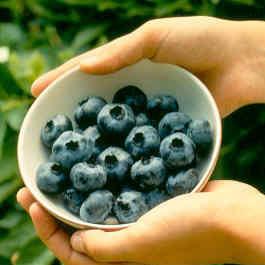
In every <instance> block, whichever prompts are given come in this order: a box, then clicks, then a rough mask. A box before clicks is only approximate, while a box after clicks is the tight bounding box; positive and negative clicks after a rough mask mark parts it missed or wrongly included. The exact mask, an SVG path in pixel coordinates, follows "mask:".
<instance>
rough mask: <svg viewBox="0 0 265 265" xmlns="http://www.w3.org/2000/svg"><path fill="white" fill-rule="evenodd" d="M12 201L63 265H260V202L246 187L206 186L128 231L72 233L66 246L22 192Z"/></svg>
mask: <svg viewBox="0 0 265 265" xmlns="http://www.w3.org/2000/svg"><path fill="white" fill-rule="evenodd" d="M17 198H18V201H19V202H20V204H21V205H22V206H23V207H24V208H25V209H26V210H28V209H29V213H30V216H31V218H32V221H33V223H34V225H35V228H36V231H37V233H38V235H39V236H40V238H41V239H42V240H43V241H44V243H45V244H46V245H47V246H48V247H49V248H50V249H51V250H52V251H53V252H54V253H55V255H57V256H58V258H59V259H61V260H62V261H63V262H65V264H67V265H72V264H75V265H79V264H86V265H87V264H96V263H95V262H94V261H93V260H95V261H98V262H136V263H142V264H148V265H164V264H167V265H178V264H180V265H183V264H185V265H200V264H204V265H207V264H213V263H236V264H252V265H255V264H265V254H264V253H265V243H264V242H265V231H264V229H263V227H264V225H263V224H264V221H265V213H264V211H263V209H264V203H265V200H264V196H263V195H262V194H261V193H259V192H258V191H257V190H256V189H254V188H253V187H251V186H249V185H247V184H243V183H239V182H234V181H211V182H210V183H209V184H208V185H207V186H206V188H205V190H204V192H202V193H194V194H187V195H182V196H178V197H176V198H173V199H171V200H169V201H167V202H165V203H163V204H161V205H159V206H158V207H156V208H154V209H152V210H151V211H150V212H148V213H147V214H146V215H144V216H143V217H141V218H140V219H139V221H138V222H137V223H136V224H134V225H132V226H130V227H129V228H126V229H124V230H120V231H116V232H104V231H100V230H88V231H78V232H76V233H74V234H73V235H72V237H71V241H70V236H68V235H67V234H66V233H65V232H64V231H63V230H61V229H60V228H59V227H58V225H56V223H55V221H54V219H53V218H52V217H51V216H49V215H48V213H46V212H45V211H44V210H43V209H42V208H41V207H40V206H39V205H38V203H36V202H34V199H33V197H32V196H31V194H30V193H29V191H28V190H27V189H25V188H23V189H22V190H21V191H19V193H18V195H17ZM70 242H71V245H70ZM71 246H72V248H71ZM78 253H80V254H78ZM81 253H83V254H81ZM88 257H91V259H90V258H88ZM104 264H106V263H104Z"/></svg>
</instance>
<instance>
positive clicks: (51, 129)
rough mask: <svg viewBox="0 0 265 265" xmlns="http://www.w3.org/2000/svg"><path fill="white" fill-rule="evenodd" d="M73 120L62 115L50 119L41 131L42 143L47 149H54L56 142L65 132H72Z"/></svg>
mask: <svg viewBox="0 0 265 265" xmlns="http://www.w3.org/2000/svg"><path fill="white" fill-rule="evenodd" d="M72 129H73V126H72V122H71V120H70V119H69V118H68V117H67V116H65V115H62V114H57V115H55V116H54V117H52V118H51V119H49V120H48V121H47V122H46V124H45V125H44V127H43V128H42V129H41V141H42V143H43V144H44V145H45V146H47V147H49V148H50V147H52V145H53V143H54V142H55V140H56V139H57V138H58V137H59V136H60V135H61V134H62V133H63V132H65V131H69V130H72Z"/></svg>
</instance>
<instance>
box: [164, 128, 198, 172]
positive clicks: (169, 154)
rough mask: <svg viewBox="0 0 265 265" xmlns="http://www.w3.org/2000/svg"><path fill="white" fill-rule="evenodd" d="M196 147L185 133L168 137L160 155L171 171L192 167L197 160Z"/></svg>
mask: <svg viewBox="0 0 265 265" xmlns="http://www.w3.org/2000/svg"><path fill="white" fill-rule="evenodd" d="M194 148H195V145H194V143H193V142H192V140H191V139H190V138H189V137H187V136H186V135H185V134H183V133H174V134H172V135H170V136H167V137H166V138H165V139H164V140H163V141H162V143H161V145H160V155H161V157H162V159H163V160H164V163H165V165H166V166H167V167H168V168H169V169H177V168H179V167H184V166H187V165H190V164H191V163H192V162H193V160H194V158H195V150H194Z"/></svg>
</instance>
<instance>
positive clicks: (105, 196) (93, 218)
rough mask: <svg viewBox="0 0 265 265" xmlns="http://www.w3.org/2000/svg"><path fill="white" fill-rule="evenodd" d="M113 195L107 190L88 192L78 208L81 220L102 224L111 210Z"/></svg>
mask: <svg viewBox="0 0 265 265" xmlns="http://www.w3.org/2000/svg"><path fill="white" fill-rule="evenodd" d="M112 205H113V195H112V193H111V192H110V191H108V190H98V191H94V192H92V193H90V194H89V195H88V197H87V199H86V200H85V201H84V202H83V203H82V205H81V208H80V218H81V219H82V220H83V221H86V222H89V223H94V224H102V223H103V222H104V220H105V219H106V217H107V216H108V215H109V213H110V212H111V209H112Z"/></svg>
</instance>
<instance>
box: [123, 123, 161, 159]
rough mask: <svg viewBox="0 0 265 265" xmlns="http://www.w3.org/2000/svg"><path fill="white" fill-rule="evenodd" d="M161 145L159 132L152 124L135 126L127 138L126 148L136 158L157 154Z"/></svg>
mask: <svg viewBox="0 0 265 265" xmlns="http://www.w3.org/2000/svg"><path fill="white" fill-rule="evenodd" d="M159 145H160V137H159V135H158V132H157V130H156V129H155V128H154V127H152V126H150V125H144V126H139V127H135V128H133V129H132V131H131V132H130V133H129V135H128V136H127V138H126V140H125V148H126V150H127V151H128V152H129V153H130V154H131V155H132V156H133V157H135V158H136V159H137V158H141V157H146V156H150V155H155V154H156V153H157V152H158V149H159Z"/></svg>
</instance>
